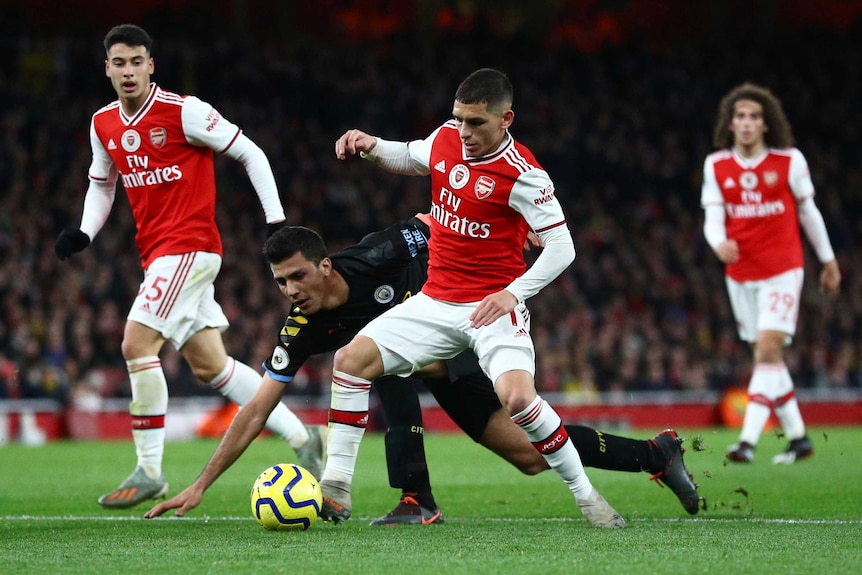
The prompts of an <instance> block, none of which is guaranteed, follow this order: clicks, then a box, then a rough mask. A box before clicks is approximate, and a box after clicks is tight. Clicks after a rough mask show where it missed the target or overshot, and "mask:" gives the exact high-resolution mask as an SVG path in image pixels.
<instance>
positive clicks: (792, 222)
mask: <svg viewBox="0 0 862 575" xmlns="http://www.w3.org/2000/svg"><path fill="white" fill-rule="evenodd" d="M713 144H714V145H715V147H716V148H718V149H719V151H717V152H714V153H713V154H711V155H709V156H708V157H707V158H706V162H705V164H704V168H703V189H702V192H701V204H702V206H703V209H704V211H705V218H704V228H703V230H704V235H705V236H706V240H707V242H709V245H710V246H712V249H713V250H714V251H715V254H716V255H717V256H718V259H719V260H721V262H722V263H724V264H725V280H726V284H727V291H728V294H729V296H730V304H731V307H732V308H733V314H734V316H735V317H736V322H737V326H738V329H739V337H740V338H741V339H742V340H743V341H747V342H749V343H751V344H752V345H753V349H754V370H753V373H752V376H751V380H750V381H749V384H748V397H749V403H748V406H747V407H746V410H745V417H744V419H743V424H742V431H741V433H740V436H739V442H738V443H736V444H735V445H732V446H731V447H730V448H729V449H728V451H727V458H728V459H729V460H731V461H736V462H740V463H751V462H752V461H753V459H754V449H755V447H756V446H757V442H758V440H759V439H760V434H761V432H762V431H763V428H764V426H765V425H766V422H767V420H768V419H769V415H770V413H771V411H772V410H773V409H774V410H775V414H776V415H777V416H778V420H779V421H780V422H781V427H782V428H783V430H784V434H785V435H786V436H787V438H788V439H789V441H790V443H789V445H788V446H787V449H786V450H785V451H784V452H782V453H780V454H778V455H776V456H775V457H773V458H772V462H773V463H793V462H795V461H797V460H799V459H802V458H805V457H808V456H810V455H811V454H812V453H813V452H814V449H813V447H812V444H811V441H810V440H809V438H808V436H807V435H806V432H805V423H804V422H803V420H802V414H801V413H800V411H799V405H798V403H797V401H796V398H795V395H794V390H793V380H792V379H791V378H790V373H789V372H788V371H787V366H786V365H785V364H784V359H783V349H784V346H785V345H788V344H789V343H790V341H791V340H792V338H793V335H794V333H795V332H796V319H797V315H798V313H799V297H800V294H801V292H802V279H803V254H802V240H801V238H800V233H799V227H800V226H801V227H802V229H803V230H805V235H806V236H807V237H808V240H809V241H810V242H811V245H812V246H813V248H814V251H815V253H816V254H817V258H818V259H819V260H820V262H821V263H822V264H823V269H822V271H821V273H820V288H821V290H822V291H824V292H826V293H828V294H829V295H831V296H833V297H834V296H836V295H838V291H839V288H840V284H841V272H840V270H839V269H838V262H837V261H836V260H835V254H834V253H833V251H832V245H831V243H830V241H829V236H828V234H827V233H826V226H825V224H824V222H823V216H822V214H821V213H820V210H819V209H818V208H817V206H816V205H815V203H814V184H813V183H812V182H811V175H810V174H809V172H808V163H807V162H806V160H805V157H804V156H803V155H802V152H800V151H799V150H798V149H796V148H795V147H793V144H794V141H793V134H792V131H791V127H790V123H789V122H788V120H787V117H786V116H785V114H784V110H783V108H782V106H781V101H780V100H779V99H778V98H776V97H775V96H774V95H773V94H772V93H771V92H770V91H769V90H767V89H766V88H763V87H761V86H757V85H755V84H750V83H746V84H742V85H740V86H737V87H735V88H734V89H732V90H731V91H730V92H729V93H728V94H727V95H725V97H724V98H723V99H722V100H721V103H720V105H719V113H718V119H717V121H716V123H715V130H714V134H713Z"/></svg>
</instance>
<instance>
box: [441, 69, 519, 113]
mask: <svg viewBox="0 0 862 575" xmlns="http://www.w3.org/2000/svg"><path fill="white" fill-rule="evenodd" d="M513 97H514V90H512V83H511V82H509V78H508V77H507V76H506V74H504V73H503V72H501V71H499V70H495V69H493V68H480V69H479V70H476V71H475V72H473V73H472V74H470V75H469V76H467V77H466V78H465V79H464V81H463V82H461V85H460V86H458V89H457V90H456V91H455V100H456V101H458V102H461V103H462V104H481V103H483V102H484V103H485V104H486V105H487V107H488V108H489V109H491V108H493V109H494V110H498V109H500V108H503V109H505V110H508V109H509V108H511V107H512V100H513Z"/></svg>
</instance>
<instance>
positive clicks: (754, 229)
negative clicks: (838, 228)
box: [701, 148, 814, 282]
mask: <svg viewBox="0 0 862 575" xmlns="http://www.w3.org/2000/svg"><path fill="white" fill-rule="evenodd" d="M813 194H814V185H813V184H812V183H811V177H810V175H809V173H808V164H807V162H806V161H805V158H804V156H803V155H802V153H801V152H799V150H797V149H795V148H793V149H788V150H774V149H770V150H768V151H766V152H764V153H763V154H761V155H759V156H758V157H756V158H752V159H745V158H743V157H741V156H739V155H738V154H736V153H734V152H732V151H731V150H723V151H719V152H715V153H713V154H711V155H710V156H709V157H707V159H706V163H705V166H704V185H703V191H702V195H701V203H702V204H703V206H707V205H710V204H720V205H723V206H724V211H725V228H726V231H727V237H728V239H732V240H736V242H737V244H738V245H739V261H737V262H736V263H733V264H727V266H726V268H725V273H726V274H727V275H728V277H730V278H732V279H734V280H736V281H738V282H743V281H753V280H761V279H765V278H769V277H772V276H776V275H779V274H782V273H784V272H786V271H788V270H791V269H794V268H799V267H802V266H803V252H802V240H801V237H800V232H799V220H798V215H797V210H796V204H797V202H798V201H801V200H803V199H805V198H807V197H810V196H812V195H813Z"/></svg>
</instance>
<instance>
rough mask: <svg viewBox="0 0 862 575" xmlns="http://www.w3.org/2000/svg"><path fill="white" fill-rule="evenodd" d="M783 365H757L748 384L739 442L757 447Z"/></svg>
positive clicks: (774, 396) (779, 380) (770, 411)
mask: <svg viewBox="0 0 862 575" xmlns="http://www.w3.org/2000/svg"><path fill="white" fill-rule="evenodd" d="M782 369H786V368H785V367H784V364H783V363H757V364H755V365H754V371H753V372H752V373H751V380H750V381H749V382H748V406H747V407H746V408H745V417H744V418H743V419H742V431H741V432H740V434H739V440H740V441H745V442H746V443H750V444H751V445H757V442H758V441H760V434H761V433H763V428H764V427H765V426H766V422H767V421H768V420H769V415H770V414H771V413H772V402H773V401H774V400H775V398H776V391H777V390H778V389H779V386H780V384H781V371H782Z"/></svg>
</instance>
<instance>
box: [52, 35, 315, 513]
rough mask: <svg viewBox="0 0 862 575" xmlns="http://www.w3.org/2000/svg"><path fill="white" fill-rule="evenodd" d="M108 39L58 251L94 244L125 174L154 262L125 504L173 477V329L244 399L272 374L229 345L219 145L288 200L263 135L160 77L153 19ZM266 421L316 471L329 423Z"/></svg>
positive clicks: (207, 371) (261, 186) (134, 314)
mask: <svg viewBox="0 0 862 575" xmlns="http://www.w3.org/2000/svg"><path fill="white" fill-rule="evenodd" d="M104 46H105V50H106V52H107V59H106V60H105V75H106V76H107V77H108V78H110V80H111V84H112V86H113V87H114V90H115V91H116V92H117V96H118V99H117V100H115V101H114V102H112V103H110V104H108V105H107V106H105V107H103V108H101V109H100V110H98V111H97V112H96V113H95V114H94V115H93V117H92V121H91V124H90V145H91V147H92V153H93V159H92V163H91V164H90V169H89V179H90V185H89V188H88V189H87V193H86V197H85V199H84V208H83V215H82V217H81V225H80V227H79V228H66V229H64V230H63V231H62V232H61V233H60V236H59V237H58V238H57V242H56V245H55V251H56V253H57V256H58V257H59V258H60V259H63V260H65V259H67V258H69V257H70V256H71V255H72V254H73V253H76V252H79V251H81V250H83V249H84V248H86V247H87V246H88V245H90V242H91V241H92V240H93V239H94V238H95V237H96V234H97V233H98V232H99V230H101V228H102V226H103V225H104V224H105V222H106V220H107V218H108V215H109V213H110V211H111V207H112V205H113V202H114V196H115V192H116V184H117V180H118V179H121V180H122V182H123V188H124V189H125V190H126V195H127V196H128V199H129V204H130V205H131V208H132V213H133V216H134V219H135V224H136V227H137V234H136V236H135V239H136V242H137V247H138V251H139V253H140V257H141V263H142V266H143V269H144V279H143V282H142V283H141V286H140V290H139V292H138V295H137V297H136V298H135V301H134V303H133V304H132V308H131V310H130V311H129V314H128V318H127V321H126V326H125V332H124V334H123V342H122V353H123V357H124V358H125V360H126V366H127V368H128V372H129V379H130V382H131V389H132V402H131V404H130V406H129V411H130V413H131V416H132V434H133V436H134V440H135V447H136V451H137V459H138V461H137V467H136V469H135V471H134V472H133V473H132V474H131V475H130V476H129V477H128V478H127V479H126V480H125V481H124V482H123V483H122V484H121V485H120V486H119V487H118V488H117V489H115V490H114V491H112V492H110V493H108V494H106V495H104V496H102V497H101V498H100V499H99V504H100V505H102V506H103V507H109V508H126V507H132V506H134V505H137V504H138V503H140V502H141V501H145V500H147V499H154V498H158V497H161V496H163V495H164V494H165V493H166V492H167V489H168V483H167V481H166V479H165V475H164V472H163V470H162V455H163V452H164V442H165V413H166V411H167V405H168V386H167V381H166V379H165V374H164V372H163V370H162V366H161V363H160V361H159V352H160V350H161V349H162V346H163V345H164V343H165V342H166V341H170V342H171V343H173V345H174V346H175V347H176V348H177V349H178V350H179V351H180V352H181V353H182V355H183V356H184V357H185V358H186V360H187V361H188V362H189V365H191V368H192V371H193V372H194V374H195V376H196V377H197V378H198V379H200V380H201V381H203V382H206V383H208V384H209V385H211V386H212V387H213V388H215V389H217V390H218V391H219V392H220V393H221V394H222V395H224V396H225V397H227V398H229V399H230V400H231V401H234V402H235V403H238V404H240V405H243V404H245V403H246V402H247V401H248V400H249V399H251V397H252V396H253V395H254V393H255V391H256V390H257V388H258V387H259V386H260V382H261V375H260V374H259V373H258V372H257V371H255V370H254V369H252V368H251V367H249V366H247V365H245V364H243V363H241V362H239V361H236V360H235V359H233V358H232V357H229V356H228V355H227V352H226V350H225V347H224V343H223V341H222V337H221V332H222V331H223V330H224V329H226V328H227V326H228V320H227V318H226V317H225V314H224V313H223V312H222V309H221V306H220V305H219V304H218V303H217V302H216V300H215V297H214V288H213V282H214V281H215V279H216V276H217V274H218V272H219V269H220V267H221V261H222V242H221V237H220V235H219V231H218V228H217V227H216V223H215V201H216V186H215V173H214V168H213V156H214V153H213V152H218V153H219V154H224V155H226V156H228V157H230V158H233V159H234V160H237V161H239V162H242V164H243V166H245V169H246V172H247V173H248V176H249V179H250V180H251V183H252V185H253V186H254V189H255V192H256V193H257V196H258V199H259V200H260V203H261V205H262V206H263V210H264V213H265V215H266V221H267V224H268V229H269V230H274V229H277V228H278V227H280V226H281V225H283V222H284V209H283V208H282V205H281V200H280V199H279V196H278V189H277V187H276V183H275V178H274V176H273V173H272V168H271V167H270V164H269V161H268V160H267V157H266V155H265V154H264V152H263V151H262V150H261V149H260V148H259V147H258V146H257V145H256V144H255V143H254V142H252V141H251V140H250V139H249V138H248V137H247V136H245V135H244V134H243V133H242V131H241V130H240V129H239V128H238V127H237V126H235V125H234V124H232V123H231V122H229V121H228V120H227V119H226V118H224V117H222V115H221V114H219V112H218V111H217V110H216V109H215V108H213V107H212V106H211V105H209V104H207V103H206V102H202V101H201V100H199V99H198V98H196V97H194V96H180V95H178V94H174V93H172V92H169V91H167V90H164V89H162V88H161V87H159V86H157V85H156V84H155V83H151V82H150V76H151V75H152V74H153V72H154V70H155V64H154V61H153V58H152V56H151V50H152V39H151V38H150V36H149V35H148V34H147V32H146V31H144V30H143V29H141V28H140V27H138V26H135V25H132V24H123V25H120V26H116V27H114V28H112V29H111V30H110V31H109V32H108V34H107V35H106V37H105V40H104ZM267 427H268V428H269V429H270V430H271V431H272V432H273V433H275V434H276V435H278V436H281V437H283V438H285V439H286V440H287V441H288V442H289V443H290V445H291V446H292V447H293V448H294V449H295V450H297V453H298V454H299V459H300V461H302V460H303V459H304V460H305V462H304V463H303V465H304V466H306V467H308V468H309V470H310V471H312V473H320V468H321V466H322V449H323V441H322V438H321V430H320V429H319V428H316V427H310V428H306V427H305V426H304V425H302V423H301V422H300V421H299V419H298V418H297V417H296V415H294V414H293V413H291V412H290V410H288V409H287V406H285V405H283V404H280V405H279V406H278V407H277V408H276V410H275V411H274V412H273V414H272V415H271V416H270V418H269V420H268V422H267ZM315 470H316V471H315Z"/></svg>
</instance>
